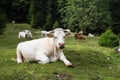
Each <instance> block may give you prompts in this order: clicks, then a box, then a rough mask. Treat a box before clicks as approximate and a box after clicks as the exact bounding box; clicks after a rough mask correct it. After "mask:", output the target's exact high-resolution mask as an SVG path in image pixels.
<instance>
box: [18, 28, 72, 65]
mask: <svg viewBox="0 0 120 80" xmlns="http://www.w3.org/2000/svg"><path fill="white" fill-rule="evenodd" d="M69 34H70V31H69V30H68V29H65V30H64V29H62V28H57V29H55V30H53V31H49V33H48V37H44V38H40V39H35V40H31V41H25V42H21V43H19V44H18V46H17V51H16V54H17V63H18V64H19V63H22V62H23V61H24V60H28V61H37V62H38V63H41V64H46V63H49V62H55V61H57V60H58V59H59V60H61V61H63V62H64V63H65V65H66V66H68V67H69V66H72V63H71V62H70V61H68V60H67V59H66V57H65V55H64V53H63V48H64V47H65V41H64V38H65V36H66V35H69ZM49 36H50V37H49Z"/></svg>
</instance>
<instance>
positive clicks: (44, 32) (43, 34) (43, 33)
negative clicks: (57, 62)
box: [41, 31, 49, 37]
mask: <svg viewBox="0 0 120 80" xmlns="http://www.w3.org/2000/svg"><path fill="white" fill-rule="evenodd" d="M48 33H49V32H48V31H41V36H43V37H47V34H48Z"/></svg>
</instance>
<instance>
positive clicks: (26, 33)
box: [18, 30, 32, 38]
mask: <svg viewBox="0 0 120 80" xmlns="http://www.w3.org/2000/svg"><path fill="white" fill-rule="evenodd" d="M18 38H32V33H31V31H30V30H24V31H21V32H19V33H18Z"/></svg>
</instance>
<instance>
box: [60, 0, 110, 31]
mask: <svg viewBox="0 0 120 80" xmlns="http://www.w3.org/2000/svg"><path fill="white" fill-rule="evenodd" d="M108 4H109V0H104V1H101V0H91V1H90V0H77V1H76V0H67V2H66V6H64V7H62V8H60V10H59V12H60V13H61V18H62V22H63V23H65V25H66V26H69V27H75V26H76V24H77V26H78V27H79V28H80V29H82V30H83V31H84V32H86V30H87V28H89V29H96V28H98V27H101V28H100V29H105V28H103V27H106V25H108V24H110V23H111V16H110V13H109V8H108V7H109V5H108ZM61 5H62V4H61ZM106 15H107V16H106ZM96 25H97V27H96ZM71 29H72V28H71Z"/></svg>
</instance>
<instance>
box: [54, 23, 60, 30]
mask: <svg viewBox="0 0 120 80" xmlns="http://www.w3.org/2000/svg"><path fill="white" fill-rule="evenodd" d="M55 28H59V23H58V21H55V23H54V25H53V29H55Z"/></svg>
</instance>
